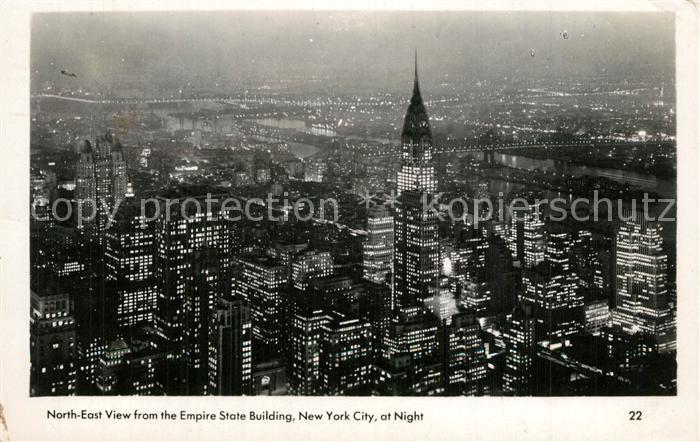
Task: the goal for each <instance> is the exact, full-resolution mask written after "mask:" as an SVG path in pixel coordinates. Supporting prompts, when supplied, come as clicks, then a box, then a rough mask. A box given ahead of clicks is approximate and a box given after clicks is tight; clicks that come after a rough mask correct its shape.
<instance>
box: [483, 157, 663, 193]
mask: <svg viewBox="0 0 700 442" xmlns="http://www.w3.org/2000/svg"><path fill="white" fill-rule="evenodd" d="M472 156H474V157H476V158H481V153H474V154H472ZM494 160H495V161H497V162H499V163H501V164H504V165H506V166H510V167H517V168H519V169H527V170H534V169H540V170H547V171H552V170H555V165H554V161H553V160H542V159H537V158H528V157H524V156H521V155H511V154H499V153H497V154H495V155H494ZM564 164H565V165H564V169H563V170H561V171H560V172H564V173H566V174H569V175H574V176H584V175H590V176H600V177H605V178H609V179H611V180H615V181H617V182H620V183H629V184H630V185H631V186H633V187H637V188H640V189H643V190H649V191H655V192H657V193H658V194H659V195H662V196H664V197H668V198H675V197H676V180H675V179H668V178H657V177H655V176H654V175H645V174H641V173H637V172H632V171H628V170H622V169H605V168H600V167H589V166H581V165H577V164H571V163H564ZM495 190H496V192H498V191H499V190H500V189H495ZM504 190H505V189H504ZM507 190H510V187H509V186H507Z"/></svg>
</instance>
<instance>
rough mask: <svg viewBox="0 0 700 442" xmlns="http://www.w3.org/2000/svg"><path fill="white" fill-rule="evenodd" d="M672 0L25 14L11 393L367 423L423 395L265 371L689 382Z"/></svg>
mask: <svg viewBox="0 0 700 442" xmlns="http://www.w3.org/2000/svg"><path fill="white" fill-rule="evenodd" d="M107 3H109V2H107ZM613 3H614V2H613ZM668 3H672V2H668ZM696 7H697V5H696ZM157 9H158V8H157ZM691 16H692V14H691ZM692 18H693V19H695V20H696V19H697V17H692ZM677 23H678V22H677V16H676V15H675V14H674V12H673V10H672V9H668V8H667V9H664V8H661V7H660V8H659V9H657V10H655V11H653V12H648V11H644V12H638V11H614V10H594V9H589V10H586V9H583V10H552V9H548V8H542V9H540V10H508V9H504V10H451V11H450V10H438V9H436V10H430V9H427V10H426V9H423V10H418V9H403V10H401V9H398V10H333V9H331V10H320V9H314V8H313V7H312V8H310V9H303V8H300V9H285V10H275V9H251V8H248V9H240V10H236V9H228V10H227V9H221V10H178V9H177V8H173V9H172V10H169V9H168V8H165V9H162V8H160V9H158V10H150V11H149V10H140V11H136V10H134V11H126V10H109V8H107V7H104V8H101V9H89V8H86V9H85V10H77V11H62V10H60V8H59V9H57V10H53V11H39V12H33V13H31V18H30V27H29V30H28V31H27V33H28V34H29V36H30V41H29V42H28V46H29V48H30V51H29V53H28V54H27V62H26V64H27V67H28V82H29V90H28V93H27V108H26V112H27V114H26V116H25V117H24V118H25V119H26V120H28V121H26V123H25V124H26V125H27V128H28V142H29V144H28V145H26V146H21V149H20V148H19V146H14V147H13V149H15V151H18V152H23V154H24V155H25V156H26V159H25V160H23V161H24V162H20V163H19V164H20V165H21V167H22V168H23V170H22V175H19V176H21V177H22V180H21V182H19V183H18V184H16V185H14V186H13V188H17V189H21V192H22V193H23V194H26V196H27V201H26V202H25V203H23V204H21V205H14V206H13V207H12V209H11V210H12V212H14V213H19V214H20V215H21V219H27V222H26V223H25V225H24V229H25V230H26V233H24V235H26V238H27V242H26V244H25V246H24V250H26V255H27V256H28V267H29V268H27V269H26V272H27V275H28V277H27V281H26V283H25V284H26V285H25V286H24V287H19V288H17V287H16V286H15V289H13V291H12V293H9V294H8V292H7V290H5V289H4V288H3V297H4V298H5V297H8V296H11V297H13V298H22V300H21V302H22V303H24V304H23V305H28V306H29V308H28V309H26V310H22V311H19V310H17V311H12V312H7V311H5V312H3V314H11V315H12V317H13V318H14V320H15V321H17V322H21V323H22V324H24V325H23V327H24V329H25V330H24V332H23V333H25V334H23V335H18V336H21V342H19V343H17V345H18V347H19V348H23V349H24V352H23V353H22V354H21V358H23V361H22V363H26V370H28V372H27V373H25V374H24V376H27V377H28V379H29V384H28V385H27V386H26V388H25V387H22V388H23V389H24V390H20V393H21V392H22V391H24V394H25V395H26V396H28V398H29V400H30V402H29V403H32V401H34V400H40V399H41V398H48V397H63V398H64V402H63V404H64V405H63V406H60V407H51V408H45V407H44V408H42V410H40V413H41V419H42V424H44V425H50V424H51V423H52V422H58V421H61V422H66V421H70V420H85V419H96V420H100V419H105V420H112V419H113V416H112V415H111V414H110V413H109V408H111V407H117V406H118V403H117V402H111V401H114V400H115V399H110V398H109V397H112V396H130V397H135V396H150V397H154V396H161V397H162V396H169V397H170V396H175V398H170V399H169V400H168V401H166V402H160V403H162V404H171V405H172V406H176V404H177V403H178V402H179V401H182V400H184V398H183V399H178V398H177V397H181V396H199V397H204V396H206V397H212V396H224V397H241V398H242V397H248V396H265V397H267V399H264V400H265V401H269V402H256V403H257V404H268V405H269V406H268V405H266V406H264V407H262V408H261V407H258V408H255V409H253V408H250V407H249V408H248V409H246V410H245V411H240V412H239V411H235V407H233V406H234V405H235V404H236V403H237V402H236V400H237V399H235V398H230V399H228V400H227V401H228V402H226V403H227V404H230V405H231V407H233V408H231V409H230V410H228V411H224V410H219V409H218V408H216V409H212V410H207V411H202V410H199V409H198V408H199V406H197V407H195V410H194V411H192V412H185V411H182V412H179V411H173V413H175V414H177V417H172V419H177V420H181V421H185V422H190V423H191V425H205V424H207V421H209V420H211V421H220V422H221V421H238V420H240V421H243V420H247V421H257V422H260V424H265V423H266V422H267V423H270V422H271V423H273V424H275V425H277V424H299V425H302V424H304V422H308V421H313V420H314V419H317V420H326V421H327V424H329V425H330V424H331V423H333V421H338V420H347V421H352V422H355V423H358V424H359V423H361V424H363V425H369V426H373V425H375V423H376V424H379V425H382V424H384V423H383V422H382V421H384V420H391V421H392V424H394V425H404V424H411V423H416V425H418V424H420V422H421V421H423V420H424V419H425V416H424V413H422V412H419V411H402V410H403V409H399V408H396V409H392V410H391V413H387V414H388V415H389V416H388V417H386V416H384V415H382V414H380V413H376V412H373V411H372V412H370V411H363V410H362V409H361V408H354V409H352V410H351V411H348V412H345V414H344V415H342V414H338V415H337V416H335V415H333V414H332V413H331V412H329V413H328V415H327V416H326V412H325V411H324V410H322V409H320V408H316V409H314V408H313V407H311V405H309V409H308V410H304V409H299V410H296V411H289V410H286V411H285V410H283V409H280V410H279V411H277V409H276V408H275V406H274V401H276V400H279V399H281V398H273V397H279V396H292V397H295V399H294V401H295V402H294V403H298V404H304V403H305V402H304V401H306V400H307V399H304V398H303V397H314V396H323V397H330V396H335V397H338V396H340V397H354V398H358V397H361V398H362V400H361V403H364V404H368V405H369V406H371V405H372V403H373V401H381V400H382V399H381V398H382V397H403V398H404V399H403V401H404V403H405V404H406V406H408V405H409V404H410V403H411V401H414V400H416V401H417V400H420V399H418V398H419V397H424V396H425V397H428V396H431V397H452V398H455V399H457V398H461V399H458V402H450V403H453V404H456V403H464V404H467V403H468V404H471V406H476V407H478V404H479V403H480V402H479V401H484V400H486V399H485V398H499V399H503V400H505V399H508V400H509V401H513V402H515V406H518V403H519V401H523V402H522V403H521V407H525V408H526V407H527V405H526V404H527V403H528V402H525V401H528V400H533V398H554V397H556V398H587V399H591V398H600V399H603V398H608V397H620V398H634V397H639V398H645V397H651V398H654V397H658V398H659V400H666V399H662V398H668V399H667V400H669V401H671V400H675V399H677V396H678V395H679V394H680V393H681V392H682V390H683V388H688V387H692V388H695V389H697V372H695V374H694V376H695V381H694V382H695V385H694V386H689V385H688V384H686V385H685V387H684V386H683V385H682V384H681V383H679V381H678V379H679V358H680V357H681V355H682V354H683V353H684V352H687V353H686V356H687V357H689V358H690V359H694V360H695V363H697V352H698V348H697V318H694V319H693V318H691V320H693V321H694V323H693V327H695V328H694V330H695V337H694V339H695V340H694V341H691V342H694V347H693V346H692V345H691V346H683V345H680V343H681V342H682V340H681V337H680V334H679V325H678V323H679V319H678V318H679V315H680V313H681V312H682V311H683V309H684V308H688V309H690V310H687V311H686V312H695V313H697V307H696V306H697V297H698V292H697V285H695V286H694V287H693V286H691V287H690V290H688V289H687V285H686V286H682V285H681V284H680V283H679V282H678V281H679V275H680V274H681V273H682V272H685V271H689V269H691V268H693V269H695V270H694V271H695V272H696V273H695V277H696V276H697V261H696V259H697V250H696V249H695V251H694V252H693V253H694V255H685V257H683V256H682V254H680V253H679V249H678V248H679V247H683V246H685V247H688V246H690V247H691V248H693V247H694V246H693V244H692V240H693V239H694V240H695V243H697V220H696V219H695V218H692V216H693V215H692V213H690V212H684V210H687V209H684V208H682V207H680V205H679V204H678V203H677V198H678V197H679V194H681V193H684V192H689V193H693V194H694V195H695V196H696V197H697V188H693V187H692V186H690V187H688V186H687V185H686V186H684V185H683V183H682V182H681V181H680V179H679V168H680V167H682V164H683V162H684V161H687V158H689V157H685V158H686V159H684V157H683V156H682V155H683V154H682V153H681V149H691V150H693V151H695V153H694V154H693V155H695V157H694V158H695V159H697V152H696V151H697V145H695V146H690V145H685V146H681V145H680V144H681V143H679V142H677V139H678V133H677V132H678V122H677V119H678V118H677V116H679V115H680V114H681V112H682V111H680V110H679V105H678V99H679V96H682V95H683V94H684V93H683V92H681V91H679V89H678V85H677V79H678V78H679V72H678V71H677V70H678V69H679V67H678V66H679V65H680V64H679V63H680V61H679V62H677V58H676V56H677V50H678V47H679V46H678V44H679V40H678V37H677V32H676V31H677V29H676V26H677ZM6 35H10V34H9V33H8V34H6V33H5V32H3V39H4V38H5V36H6ZM694 37H695V38H696V39H697V35H695V36H694ZM4 75H5V74H3V76H4ZM3 86H4V88H3V97H5V96H6V91H7V89H6V88H5V84H4V85H3ZM695 93H697V79H695ZM3 100H4V99H3ZM3 113H5V110H3ZM695 121H696V123H697V119H696V120H695ZM3 126H4V127H6V126H5V125H3ZM695 129H696V131H697V127H696V128H695ZM3 130H5V129H3ZM4 149H5V145H3V150H4ZM3 163H4V161H3ZM686 164H687V163H686ZM17 167H20V166H17ZM691 167H694V168H695V169H694V170H695V172H697V164H696V165H695V166H692V165H691ZM13 168H14V167H13ZM26 168H28V170H26ZM9 169H10V168H9V167H8V165H7V164H3V172H2V173H3V175H4V174H6V173H8V174H9V173H13V171H12V170H9ZM27 177H28V181H27ZM695 179H696V178H695ZM17 180H19V179H17ZM13 181H15V180H14V179H13ZM6 189H7V188H6ZM6 189H3V195H5V192H6ZM3 198H4V196H3ZM693 210H695V211H696V210H697V208H695V209H693ZM7 213H8V210H7V206H6V207H4V208H3V223H5V222H6V218H5V217H6V215H7ZM686 213H688V215H686ZM695 213H697V212H695ZM684 216H687V217H688V218H687V219H686V220H683V217H684ZM683 223H685V224H683ZM693 223H694V224H693ZM688 224H690V228H692V229H695V231H694V232H690V235H689V236H686V235H685V234H682V232H681V228H680V227H679V226H680V225H685V226H686V228H687V226H688ZM686 239H688V240H691V241H690V242H691V244H683V242H684V241H686ZM3 249H4V250H3V253H2V262H3V264H5V265H8V262H7V260H10V261H11V260H12V259H13V258H12V254H13V251H12V250H9V249H8V248H7V247H6V244H5V245H4V246H3ZM688 258H690V262H688ZM684 259H685V260H686V261H683V260H684ZM6 274H7V272H6V270H3V276H2V279H3V280H4V279H5V277H6ZM3 285H4V284H3ZM693 309H694V310H693ZM27 330H28V334H27ZM24 336H27V337H28V340H27V339H25V338H24ZM6 338H7V339H9V335H5V336H4V337H3V341H5V340H6ZM12 339H13V340H14V339H15V338H12ZM18 339H19V338H18ZM6 356H9V357H12V358H14V357H19V356H20V355H16V354H4V355H3V356H2V357H3V358H5V357H6ZM2 375H3V379H2V382H3V385H6V384H7V383H10V382H12V381H11V379H10V378H8V376H7V373H6V372H3V373H2ZM692 388H691V390H692ZM685 391H686V392H687V391H688V390H685ZM691 393H692V394H696V392H691ZM70 396H76V397H93V398H94V397H100V399H99V401H98V402H95V404H101V405H99V406H98V405H95V406H94V407H92V408H90V407H86V406H84V405H81V406H73V405H69V404H71V402H70V401H71V400H72V399H68V398H67V397H70ZM86 399H87V398H86ZM183 403H184V402H183ZM197 403H198V404H206V402H197ZM306 403H307V404H312V403H313V404H319V402H306ZM590 403H591V404H594V403H595V402H590ZM669 403H670V402H669ZM110 404H111V405H110ZM675 406H676V407H677V406H678V405H675ZM688 406H689V407H691V408H692V407H695V408H694V409H695V410H697V399H695V403H693V404H689V405H688ZM593 407H595V406H594V405H593ZM5 408H6V409H8V410H9V407H7V406H5ZM409 408H410V407H409ZM628 408H629V407H626V408H624V409H621V411H620V416H622V420H624V421H626V422H630V421H637V420H638V421H643V420H644V419H652V418H653V417H650V416H647V414H646V413H647V411H646V410H643V409H641V408H639V409H637V408H630V409H628ZM105 409H107V412H106V413H107V414H106V415H105V414H104V413H105ZM98 410H100V411H98ZM124 410H126V411H125V413H126V417H124V419H127V420H142V421H145V420H152V421H157V420H161V421H162V420H163V419H166V417H167V412H163V413H165V415H166V416H165V417H164V416H163V415H162V414H160V411H154V410H155V409H154V410H148V409H147V407H135V406H134V407H131V406H128V407H126V408H124ZM183 410H184V408H183ZM387 411H389V410H387ZM97 413H99V415H98V414H97ZM175 414H173V416H175ZM524 416H526V415H524ZM8 421H9V419H8ZM504 422H505V421H504ZM161 423H163V424H165V423H164V422H161ZM623 423H624V422H623ZM7 424H8V425H7V428H6V429H5V430H4V431H7V434H9V435H12V427H11V422H8V423H7ZM92 424H93V425H99V422H97V421H95V422H93V423H92ZM304 425H306V424H304ZM426 425H429V424H428V423H426ZM494 425H498V424H494ZM590 425H591V426H594V425H595V424H594V423H591V424H590ZM630 425H631V424H630ZM640 425H641V424H640ZM694 425H695V427H696V428H695V431H697V417H696V420H695V422H694ZM401 428H402V430H401V431H409V430H408V429H409V428H411V427H410V426H402V427H401ZM696 435H697V433H696ZM541 436H542V437H548V436H546V435H544V434H542V435H541ZM182 437H185V435H183V436H182ZM229 437H232V438H233V437H235V436H233V435H230V436H229ZM260 437H262V436H260ZM345 437H347V435H346V436H345ZM404 437H410V436H406V435H404ZM462 437H470V436H464V435H463V436H462ZM477 437H478V436H477ZM8 440H9V439H8Z"/></svg>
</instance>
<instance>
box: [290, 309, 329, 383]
mask: <svg viewBox="0 0 700 442" xmlns="http://www.w3.org/2000/svg"><path fill="white" fill-rule="evenodd" d="M330 320H331V317H330V316H329V315H328V314H327V313H325V312H324V311H323V310H322V309H311V308H307V309H304V310H303V311H301V312H299V313H295V314H294V315H292V318H291V330H290V334H291V337H290V347H291V351H290V363H289V387H290V391H291V393H292V394H297V395H301V396H309V395H317V394H320V392H321V375H320V369H321V368H320V367H321V333H322V330H321V327H322V326H323V325H325V324H327V323H328V322H330Z"/></svg>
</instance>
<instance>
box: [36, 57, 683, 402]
mask: <svg viewBox="0 0 700 442" xmlns="http://www.w3.org/2000/svg"><path fill="white" fill-rule="evenodd" d="M432 145H433V140H432V133H431V129H430V122H429V119H428V114H427V111H426V108H425V105H424V102H423V98H422V97H421V92H420V87H419V83H418V74H417V67H416V74H415V80H414V87H413V94H412V97H411V101H410V105H409V107H408V110H407V112H406V115H405V119H404V123H403V130H402V135H401V146H402V152H401V164H400V169H399V171H398V173H397V193H398V198H397V201H396V204H389V202H388V201H386V200H381V199H378V200H375V201H373V202H372V204H371V207H369V209H368V210H367V213H366V223H365V230H364V236H363V239H362V243H361V251H360V256H361V258H360V261H359V262H356V263H355V264H357V265H352V264H353V263H352V262H351V263H350V264H348V263H347V262H345V261H344V262H340V261H338V259H337V256H336V254H335V253H334V250H333V244H329V247H314V246H312V245H311V244H310V242H309V241H304V240H299V239H298V238H294V237H291V238H285V240H281V239H279V238H278V239H277V240H269V239H266V238H268V237H267V236H265V232H264V230H265V228H264V224H255V223H252V227H251V223H248V222H247V221H245V220H243V221H237V220H234V219H233V218H232V217H231V216H229V215H230V213H229V212H228V210H229V209H227V206H226V205H225V204H223V202H224V200H226V199H227V198H230V197H231V195H230V194H226V193H223V192H222V191H221V190H220V189H219V190H218V191H217V190H215V189H212V188H208V187H202V186H177V187H172V188H169V189H168V190H164V191H159V192H156V195H155V199H156V201H157V205H158V208H159V210H158V215H157V216H156V215H154V214H153V213H151V212H146V213H144V212H143V206H142V205H140V204H139V203H138V202H137V201H130V200H129V197H128V190H127V184H126V165H125V162H124V159H123V156H122V154H121V145H120V143H119V141H118V140H117V139H116V137H114V136H112V135H111V134H109V133H108V134H107V135H106V136H104V137H101V138H99V139H98V140H96V142H95V143H94V145H93V144H91V143H90V142H85V143H83V144H82V145H81V148H80V152H79V159H78V161H77V163H76V179H75V189H74V192H73V202H74V205H75V210H73V216H72V217H66V218H65V219H64V220H63V221H60V220H57V219H55V217H52V216H42V217H37V218H35V219H34V220H33V221H32V244H31V246H32V289H31V312H30V324H31V394H32V395H34V396H44V395H71V394H105V395H114V394H119V395H134V394H139V395H162V394H166V395H277V394H292V395H470V396H471V395H566V394H643V393H644V394H672V393H674V392H675V322H674V317H675V306H674V303H673V300H672V296H671V295H670V293H669V292H670V291H669V287H668V283H669V280H668V269H667V259H668V258H667V254H666V252H665V251H664V249H663V236H662V231H661V226H660V225H659V224H658V223H652V222H646V221H643V220H641V219H640V218H639V217H637V216H636V215H635V214H634V213H632V214H630V216H629V217H628V218H627V219H628V220H627V221H624V222H622V223H619V225H617V226H616V228H615V233H614V237H613V238H609V241H608V242H607V243H605V239H604V238H603V239H602V240H601V239H600V237H601V236H603V237H604V235H601V234H600V233H599V232H592V231H591V230H590V229H589V228H587V227H584V228H571V227H570V226H562V225H559V224H556V223H551V222H549V221H548V220H547V219H546V217H545V216H544V215H543V214H542V213H540V211H539V207H538V206H534V205H533V206H530V207H528V208H526V209H523V210H522V211H520V212H518V213H516V214H514V216H513V217H512V219H508V220H506V221H505V222H503V223H496V222H493V223H490V222H488V221H486V222H484V223H482V224H481V225H479V226H476V225H474V226H472V225H470V224H468V223H464V222H461V221H460V222H458V221H455V220H450V221H447V222H445V221H441V217H440V216H439V212H438V211H439V210H440V209H439V208H432V207H431V206H426V205H425V204H424V201H425V199H426V195H428V198H427V199H428V200H429V199H430V195H432V194H434V193H435V192H437V191H438V176H437V173H436V170H435V165H434V161H433V157H432V147H433V146H432ZM326 167H327V165H326V164H324V163H322V162H311V163H310V164H309V167H307V168H306V170H305V171H304V174H305V177H304V178H305V180H306V181H310V182H322V181H323V176H324V173H325V171H326ZM263 175H264V173H263ZM260 180H262V181H265V182H266V181H268V180H269V177H267V176H262V177H260ZM217 192H219V193H217ZM205 198H207V199H210V200H213V204H205V202H204V199H205ZM50 199H51V198H48V199H47V200H46V201H42V203H41V204H40V206H41V207H43V210H44V212H43V213H44V214H45V215H46V214H48V211H49V210H48V208H49V207H50V206H51V204H50ZM192 199H194V200H197V201H200V202H201V205H200V207H207V209H206V210H204V211H197V210H195V207H196V205H193V204H187V203H186V202H187V201H188V200H189V201H191V200H192ZM89 201H100V202H102V203H101V204H98V205H97V207H96V208H95V209H94V210H95V211H96V212H95V213H94V214H93V213H84V212H83V211H82V210H83V209H84V208H85V207H89V204H87V203H88V202H89ZM117 206H118V208H117ZM166 209H167V210H166ZM151 210H153V208H151ZM166 214H167V215H166ZM92 215H94V216H92ZM78 218H80V219H81V223H77V222H76V220H77V219H78ZM290 223H293V221H290ZM261 226H263V227H261ZM290 228H291V227H290ZM596 241H603V242H604V246H603V247H600V245H599V244H596ZM606 247H607V248H606Z"/></svg>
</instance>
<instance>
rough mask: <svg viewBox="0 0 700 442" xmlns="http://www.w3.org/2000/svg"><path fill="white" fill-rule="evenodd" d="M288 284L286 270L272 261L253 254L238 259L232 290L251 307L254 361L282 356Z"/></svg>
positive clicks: (275, 261) (266, 257)
mask: <svg viewBox="0 0 700 442" xmlns="http://www.w3.org/2000/svg"><path fill="white" fill-rule="evenodd" d="M288 281H289V279H288V276H287V268H286V267H285V266H284V265H283V264H282V263H281V262H279V261H278V260H276V259H274V258H270V257H269V256H259V255H256V254H245V255H243V256H242V257H240V258H239V265H238V269H237V271H236V274H235V277H234V290H235V293H236V294H237V295H238V296H240V297H241V298H242V299H244V300H245V301H247V302H248V305H249V306H250V314H251V321H252V325H253V345H254V346H255V349H256V350H255V357H256V358H262V360H266V359H267V358H269V357H274V356H276V355H278V354H280V353H281V352H282V349H283V347H282V344H283V340H284V338H285V335H286V334H285V322H286V321H285V319H286V318H285V315H286V313H287V312H286V307H287V306H285V299H286V296H287V293H286V289H287V284H288ZM256 362H257V360H256Z"/></svg>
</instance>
